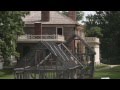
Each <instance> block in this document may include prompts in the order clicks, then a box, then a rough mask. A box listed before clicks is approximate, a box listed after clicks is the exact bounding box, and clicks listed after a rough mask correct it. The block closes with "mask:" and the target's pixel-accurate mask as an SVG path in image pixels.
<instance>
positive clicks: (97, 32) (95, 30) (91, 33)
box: [86, 27, 103, 38]
mask: <svg viewBox="0 0 120 90" xmlns="http://www.w3.org/2000/svg"><path fill="white" fill-rule="evenodd" d="M101 31H102V30H101V28H99V27H91V28H90V30H87V29H86V36H87V37H98V38H100V37H102V36H103V34H102V33H101Z"/></svg>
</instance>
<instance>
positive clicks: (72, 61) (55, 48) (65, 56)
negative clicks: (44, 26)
mask: <svg viewBox="0 0 120 90" xmlns="http://www.w3.org/2000/svg"><path fill="white" fill-rule="evenodd" d="M42 43H43V44H44V45H45V46H46V47H47V48H48V49H49V50H50V51H51V52H52V54H54V55H55V56H57V57H59V58H61V61H62V62H63V63H64V66H65V67H66V68H69V69H70V68H73V67H77V66H80V65H81V66H83V65H82V64H81V63H80V62H79V61H78V60H77V58H75V56H74V55H73V54H72V53H71V52H70V51H69V49H68V48H67V47H66V46H65V45H64V44H61V45H57V44H56V43H55V42H52V41H42Z"/></svg>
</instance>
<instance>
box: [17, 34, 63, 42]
mask: <svg viewBox="0 0 120 90" xmlns="http://www.w3.org/2000/svg"><path fill="white" fill-rule="evenodd" d="M38 41H57V42H64V41H65V39H64V36H63V35H21V36H20V37H18V43H36V42H38Z"/></svg>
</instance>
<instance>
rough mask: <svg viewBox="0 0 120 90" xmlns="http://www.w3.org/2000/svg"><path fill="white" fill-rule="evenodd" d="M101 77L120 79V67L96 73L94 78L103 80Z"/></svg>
mask: <svg viewBox="0 0 120 90" xmlns="http://www.w3.org/2000/svg"><path fill="white" fill-rule="evenodd" d="M101 77H110V79H120V66H116V67H113V68H109V69H102V70H100V71H96V72H95V75H94V78H95V79H101Z"/></svg>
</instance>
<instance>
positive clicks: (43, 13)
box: [41, 11, 50, 21]
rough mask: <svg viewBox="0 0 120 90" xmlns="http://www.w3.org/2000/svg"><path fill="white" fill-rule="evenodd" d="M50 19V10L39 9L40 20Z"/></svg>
mask: <svg viewBox="0 0 120 90" xmlns="http://www.w3.org/2000/svg"><path fill="white" fill-rule="evenodd" d="M49 20H50V11H41V21H49Z"/></svg>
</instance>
